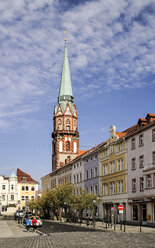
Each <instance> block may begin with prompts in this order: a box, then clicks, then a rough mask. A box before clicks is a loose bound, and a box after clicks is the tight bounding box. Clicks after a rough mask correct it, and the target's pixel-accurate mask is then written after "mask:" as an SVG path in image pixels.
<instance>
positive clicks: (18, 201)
mask: <svg viewBox="0 0 155 248" xmlns="http://www.w3.org/2000/svg"><path fill="white" fill-rule="evenodd" d="M19 211H20V200H18V212H19Z"/></svg>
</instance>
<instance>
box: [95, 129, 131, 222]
mask: <svg viewBox="0 0 155 248" xmlns="http://www.w3.org/2000/svg"><path fill="white" fill-rule="evenodd" d="M124 136H125V133H120V132H116V128H115V126H111V127H110V137H109V139H108V141H107V144H106V146H103V147H101V148H100V168H101V170H100V171H101V177H100V193H101V197H102V205H103V217H104V218H108V219H109V220H111V218H112V216H113V217H114V213H115V221H119V219H120V216H119V210H118V206H119V205H120V204H121V205H123V206H124V211H123V216H121V218H122V217H123V219H125V218H126V211H127V165H126V142H125V139H124Z"/></svg>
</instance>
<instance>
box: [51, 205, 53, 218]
mask: <svg viewBox="0 0 155 248" xmlns="http://www.w3.org/2000/svg"><path fill="white" fill-rule="evenodd" d="M52 206H53V202H51V219H52V217H53V216H52V213H53V211H52Z"/></svg>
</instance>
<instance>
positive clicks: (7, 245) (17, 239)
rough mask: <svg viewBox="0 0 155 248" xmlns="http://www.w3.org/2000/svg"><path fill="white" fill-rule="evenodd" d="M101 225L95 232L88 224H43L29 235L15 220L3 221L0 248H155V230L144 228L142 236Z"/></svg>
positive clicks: (0, 227)
mask: <svg viewBox="0 0 155 248" xmlns="http://www.w3.org/2000/svg"><path fill="white" fill-rule="evenodd" d="M101 224H102V223H96V225H97V227H96V228H95V229H94V228H92V227H86V226H85V225H84V224H82V225H81V226H80V225H79V224H72V223H67V224H66V223H60V222H53V221H43V226H42V227H40V228H38V229H37V233H34V232H32V231H31V232H29V233H27V232H26V231H25V227H23V226H22V225H21V224H18V223H16V222H15V221H0V248H30V247H31V248H118V247H119V248H155V233H154V232H152V231H153V230H154V229H153V230H151V231H149V230H150V228H147V232H144V230H143V228H144V227H142V231H143V232H142V233H141V232H138V230H137V232H133V230H132V232H123V231H120V230H117V231H112V228H108V229H106V228H105V227H102V226H101ZM118 227H119V226H118ZM134 228H135V227H134ZM136 228H137V227H136ZM135 230H136V229H135Z"/></svg>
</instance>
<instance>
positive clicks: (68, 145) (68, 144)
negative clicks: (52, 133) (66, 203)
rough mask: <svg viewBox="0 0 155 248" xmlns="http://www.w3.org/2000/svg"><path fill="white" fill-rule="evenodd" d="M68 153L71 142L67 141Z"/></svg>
mask: <svg viewBox="0 0 155 248" xmlns="http://www.w3.org/2000/svg"><path fill="white" fill-rule="evenodd" d="M66 151H70V142H69V141H68V140H67V141H66Z"/></svg>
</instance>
